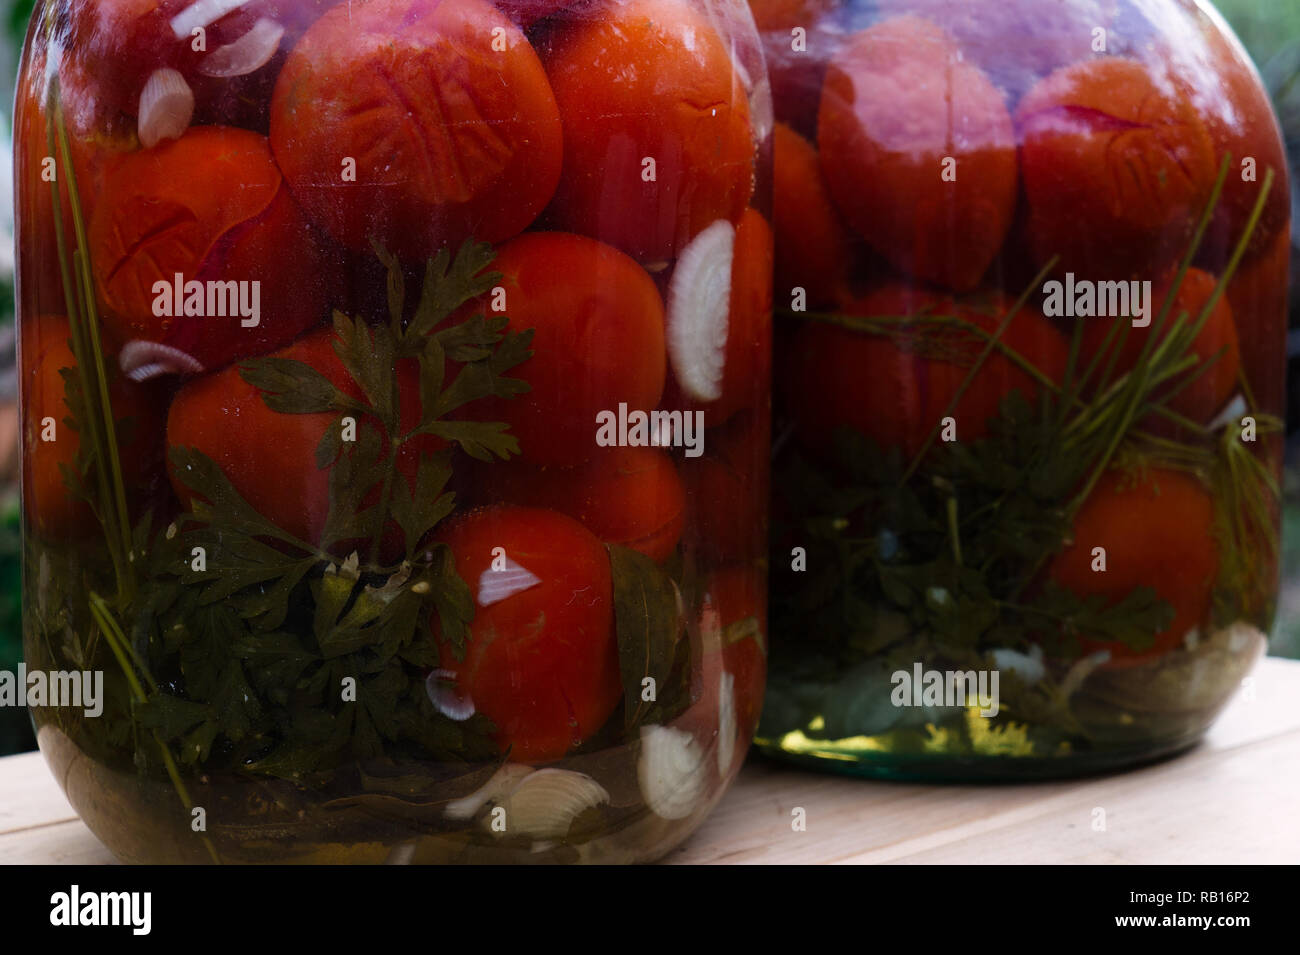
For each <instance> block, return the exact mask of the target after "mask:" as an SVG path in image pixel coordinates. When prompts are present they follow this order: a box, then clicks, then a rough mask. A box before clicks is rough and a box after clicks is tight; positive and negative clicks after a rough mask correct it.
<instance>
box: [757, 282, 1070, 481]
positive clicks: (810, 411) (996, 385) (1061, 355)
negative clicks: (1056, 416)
mask: <svg viewBox="0 0 1300 955" xmlns="http://www.w3.org/2000/svg"><path fill="white" fill-rule="evenodd" d="M1010 307H1011V303H1010V302H1009V301H1008V300H1007V299H1006V298H1005V297H1003V296H1001V295H1000V294H994V295H993V296H991V298H989V299H988V300H986V301H981V300H954V299H953V298H951V297H950V296H946V295H940V294H936V293H933V292H929V291H925V290H923V289H918V288H914V287H909V286H904V285H889V286H885V287H883V288H881V289H877V290H876V291H874V292H872V293H870V294H868V295H867V296H865V297H864V298H862V299H859V300H858V301H856V302H849V303H847V304H846V306H845V307H844V308H842V309H841V310H842V311H843V312H845V314H849V315H860V316H865V317H870V316H878V317H889V316H894V317H897V316H916V315H920V314H932V315H951V316H954V317H957V318H961V319H963V320H965V321H968V322H972V323H974V324H975V325H977V326H979V327H980V328H982V329H984V330H985V331H986V332H989V333H992V332H995V331H996V330H997V328H998V326H999V325H1001V323H1002V322H1003V320H1004V319H1005V317H1006V313H1007V311H1008V310H1009V309H1010ZM899 335H900V337H899V339H898V340H895V339H894V338H891V337H885V336H882V335H875V334H869V333H866V332H857V331H852V330H849V329H845V328H840V327H838V326H834V325H828V324H825V323H820V322H809V323H806V324H804V325H802V326H801V327H800V328H799V329H798V331H797V332H796V333H795V337H794V341H793V344H792V346H791V349H790V352H791V353H790V355H789V357H788V360H787V364H786V366H785V369H784V371H783V374H782V378H781V381H782V387H783V394H784V395H785V400H786V402H787V404H788V406H789V408H790V411H791V413H792V415H793V417H794V420H795V423H796V433H797V435H798V437H799V440H800V441H801V442H803V443H804V444H805V445H806V446H807V447H808V448H810V449H811V450H813V451H814V452H818V453H825V452H826V451H828V450H829V449H830V448H831V447H832V443H833V436H834V433H835V431H836V429H837V428H839V427H841V426H846V427H849V428H851V429H853V430H854V431H857V432H859V433H860V434H863V435H866V436H867V437H869V438H872V439H873V440H875V441H876V442H877V443H878V444H879V445H880V446H881V447H882V448H885V449H887V448H891V447H897V448H900V449H901V450H902V452H903V455H904V457H905V458H907V459H909V460H910V459H911V458H912V457H914V456H915V455H916V454H918V453H919V452H920V450H921V448H922V447H923V446H924V445H925V442H926V440H927V438H929V436H930V433H931V431H932V429H934V428H935V427H936V426H938V425H939V423H940V422H941V420H942V419H943V418H944V417H945V416H947V415H949V414H951V415H952V416H953V417H954V418H955V419H956V422H957V439H958V440H959V441H976V440H978V439H980V438H982V437H984V436H985V435H986V434H987V433H988V426H987V422H988V419H989V418H992V417H994V416H996V415H997V413H998V407H999V405H1000V404H1001V401H1002V399H1003V397H1005V396H1006V395H1007V394H1009V393H1010V392H1012V391H1018V392H1020V394H1021V395H1022V396H1023V397H1024V398H1025V399H1026V400H1027V401H1029V402H1030V403H1033V402H1034V401H1035V400H1036V398H1037V395H1038V392H1039V384H1038V382H1037V381H1036V380H1035V379H1034V378H1033V377H1032V376H1030V375H1029V374H1028V372H1026V371H1024V370H1023V369H1022V368H1021V367H1020V366H1019V365H1017V364H1016V363H1015V362H1013V361H1012V359H1011V358H1010V357H1008V356H1007V355H1005V354H1004V353H1003V352H1002V351H1000V350H998V349H996V348H995V349H994V350H993V351H992V352H990V353H989V356H988V358H987V359H986V360H985V362H984V364H983V365H982V366H981V367H980V370H979V372H978V373H977V374H976V376H975V378H974V379H973V380H972V381H971V384H970V386H969V387H968V388H967V389H966V390H965V392H963V393H962V395H961V397H960V398H959V399H957V401H956V404H955V405H953V404H952V403H953V399H954V397H955V396H956V395H957V392H958V390H959V389H960V388H961V385H962V383H963V382H964V381H965V380H966V377H967V375H968V374H969V372H970V369H971V367H973V365H974V362H975V360H976V359H977V358H978V357H979V355H980V353H981V352H982V351H983V350H984V348H985V345H986V342H985V340H984V339H983V338H982V337H979V336H977V335H976V334H975V333H967V334H961V335H959V334H958V333H957V332H953V333H952V334H951V335H949V334H946V333H943V332H939V333H938V334H937V335H936V337H935V339H934V340H932V341H930V342H929V343H928V345H927V346H925V347H926V349H927V350H929V352H930V354H929V355H927V354H926V353H924V351H923V350H921V349H922V343H921V342H920V341H919V339H918V338H917V337H916V335H915V328H914V327H913V328H912V329H908V330H901V331H900V333H899ZM1002 341H1003V342H1004V343H1005V344H1006V346H1007V347H1009V348H1011V349H1012V350H1014V351H1015V352H1016V353H1017V354H1019V355H1020V356H1021V357H1022V358H1024V359H1025V360H1027V361H1028V362H1030V363H1031V364H1033V365H1034V366H1035V367H1036V368H1037V369H1038V370H1039V371H1040V372H1042V374H1043V375H1044V376H1046V378H1047V379H1048V380H1050V381H1060V380H1061V378H1062V376H1063V375H1064V373H1065V367H1066V363H1067V360H1068V353H1069V350H1068V348H1067V346H1066V343H1065V341H1064V339H1063V338H1062V336H1061V335H1060V333H1059V332H1057V330H1056V329H1055V328H1053V327H1052V326H1051V325H1050V324H1049V323H1048V322H1047V320H1046V319H1045V318H1043V317H1042V315H1041V314H1040V313H1038V312H1037V311H1036V310H1034V309H1032V308H1028V307H1027V308H1022V309H1021V310H1020V311H1019V312H1017V313H1016V315H1015V317H1013V318H1012V320H1011V323H1010V325H1009V326H1008V327H1007V329H1006V331H1005V332H1004V333H1003V338H1002ZM939 348H942V349H943V351H944V352H945V353H946V354H945V356H943V357H940V356H938V355H936V354H935V353H934V350H935V349H939ZM953 358H958V359H960V360H959V361H954V360H952V359H953ZM950 406H951V411H950V410H949V408H950ZM936 440H937V439H936Z"/></svg>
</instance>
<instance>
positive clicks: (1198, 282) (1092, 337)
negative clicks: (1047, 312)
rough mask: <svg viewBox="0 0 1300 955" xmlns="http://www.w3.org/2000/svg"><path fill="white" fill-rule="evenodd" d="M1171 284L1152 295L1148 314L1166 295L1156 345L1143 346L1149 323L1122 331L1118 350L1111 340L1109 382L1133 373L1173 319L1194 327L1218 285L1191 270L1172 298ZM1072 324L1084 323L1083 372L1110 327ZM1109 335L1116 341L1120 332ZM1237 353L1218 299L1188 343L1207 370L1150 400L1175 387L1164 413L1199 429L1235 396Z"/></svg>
mask: <svg viewBox="0 0 1300 955" xmlns="http://www.w3.org/2000/svg"><path fill="white" fill-rule="evenodd" d="M1174 278H1176V274H1170V275H1167V276H1166V277H1165V278H1163V279H1162V280H1161V281H1160V282H1158V283H1156V284H1155V285H1154V287H1153V290H1152V311H1153V312H1158V311H1159V309H1160V308H1161V307H1162V306H1163V303H1164V302H1165V300H1166V299H1168V298H1169V297H1170V295H1171V294H1172V302H1171V304H1170V307H1169V314H1168V316H1167V317H1166V319H1165V323H1164V325H1163V326H1162V329H1161V334H1160V335H1159V338H1157V339H1156V341H1154V342H1152V343H1151V344H1150V345H1149V346H1148V341H1149V340H1150V339H1151V338H1152V337H1154V336H1153V329H1154V317H1153V319H1152V325H1150V326H1148V327H1146V328H1129V329H1127V330H1122V331H1123V333H1124V340H1123V343H1122V345H1117V344H1116V343H1115V340H1114V339H1112V343H1111V345H1110V350H1108V351H1107V353H1106V359H1107V360H1109V358H1110V357H1111V356H1112V355H1113V356H1115V359H1116V360H1115V363H1114V365H1113V366H1112V369H1113V370H1112V372H1111V374H1112V380H1113V378H1114V377H1115V376H1118V375H1122V374H1126V373H1128V372H1131V371H1133V369H1135V368H1137V367H1138V360H1139V358H1140V357H1141V355H1142V351H1143V349H1144V348H1148V347H1149V348H1150V349H1151V350H1152V351H1153V350H1154V349H1155V348H1156V347H1157V346H1158V345H1159V342H1160V341H1163V340H1164V338H1165V337H1166V336H1167V335H1168V332H1169V330H1170V329H1171V328H1172V327H1173V325H1174V322H1175V320H1176V319H1178V318H1179V316H1182V315H1186V318H1185V319H1184V321H1185V323H1186V324H1188V325H1191V324H1192V323H1195V322H1197V321H1198V320H1199V319H1200V316H1201V312H1202V311H1203V310H1204V308H1205V306H1206V305H1207V304H1208V303H1209V300H1210V296H1211V295H1212V294H1213V293H1214V290H1215V287H1216V286H1217V285H1218V283H1219V280H1218V279H1217V278H1215V277H1214V276H1213V275H1210V274H1209V273H1208V272H1203V271H1202V270H1201V269H1196V268H1191V269H1188V270H1187V273H1186V274H1185V275H1184V276H1183V281H1182V283H1181V284H1180V285H1179V286H1178V290H1177V292H1174V291H1173V281H1174ZM1078 321H1082V322H1084V323H1085V324H1084V331H1083V350H1082V352H1081V362H1082V364H1083V366H1084V367H1086V366H1087V365H1088V364H1089V363H1090V362H1091V361H1092V359H1093V357H1094V356H1095V355H1096V354H1097V352H1098V351H1099V350H1100V349H1101V348H1102V346H1103V345H1104V344H1105V339H1106V335H1107V333H1108V332H1109V331H1110V326H1111V323H1110V322H1109V321H1107V320H1105V319H1087V318H1084V319H1078ZM1116 321H1120V322H1125V323H1127V322H1130V321H1131V319H1130V318H1129V317H1127V316H1121V317H1120V318H1117V319H1116ZM1115 334H1116V335H1118V334H1120V332H1116V333H1115ZM1239 350H1240V349H1239V344H1238V339H1237V325H1236V322H1234V321H1233V315H1232V306H1231V304H1229V299H1228V296H1226V295H1223V296H1220V298H1219V300H1218V301H1217V302H1216V303H1215V306H1214V308H1213V309H1212V310H1211V311H1210V314H1209V315H1208V316H1207V317H1206V319H1205V324H1204V325H1202V326H1201V330H1200V332H1199V333H1198V334H1197V336H1196V338H1195V340H1194V341H1193V342H1192V347H1191V351H1190V353H1191V354H1193V355H1195V357H1196V359H1197V362H1198V365H1199V364H1208V367H1207V368H1205V369H1203V370H1197V369H1192V371H1195V372H1196V377H1195V378H1194V379H1192V380H1191V381H1190V383H1187V384H1183V385H1181V386H1180V380H1181V379H1176V380H1174V381H1173V382H1171V383H1170V384H1169V385H1168V386H1166V388H1164V389H1161V390H1159V391H1157V392H1156V393H1155V397H1156V399H1157V400H1159V399H1160V397H1161V393H1162V391H1167V390H1168V388H1170V387H1177V388H1178V390H1177V392H1175V393H1174V394H1172V396H1170V397H1169V398H1168V405H1169V408H1170V410H1172V411H1175V412H1177V413H1178V414H1181V415H1182V416H1183V417H1185V418H1190V419H1191V420H1192V421H1196V422H1198V423H1201V424H1204V423H1206V422H1208V421H1209V420H1210V419H1211V418H1213V417H1214V416H1215V415H1216V414H1218V412H1219V411H1220V410H1222V408H1223V406H1224V405H1225V404H1227V403H1228V399H1229V398H1231V397H1232V395H1233V393H1234V392H1235V391H1236V390H1237V376H1238V373H1239V372H1240V370H1241V361H1240V357H1239ZM1149 354H1150V352H1148V355H1149ZM1152 424H1153V425H1155V424H1157V422H1154V421H1153V422H1152Z"/></svg>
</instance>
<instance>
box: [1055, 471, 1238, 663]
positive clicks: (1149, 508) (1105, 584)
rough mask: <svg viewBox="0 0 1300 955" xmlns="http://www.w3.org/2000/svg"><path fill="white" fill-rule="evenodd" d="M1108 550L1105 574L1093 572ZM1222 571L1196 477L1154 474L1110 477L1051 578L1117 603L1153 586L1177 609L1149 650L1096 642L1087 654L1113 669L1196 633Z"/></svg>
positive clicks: (1087, 645)
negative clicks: (1104, 655)
mask: <svg viewBox="0 0 1300 955" xmlns="http://www.w3.org/2000/svg"><path fill="white" fill-rule="evenodd" d="M1096 547H1104V548H1105V550H1106V570H1105V572H1101V571H1094V570H1093V569H1092V568H1093V564H1094V561H1095V560H1096V558H1094V556H1093V549H1094V548H1096ZM1218 572H1219V556H1218V548H1217V546H1216V545H1215V540H1214V502H1213V500H1212V499H1211V497H1210V494H1209V492H1208V491H1207V490H1206V489H1205V488H1204V487H1203V486H1202V485H1201V483H1200V482H1199V481H1197V480H1196V479H1195V478H1193V477H1190V476H1188V475H1186V474H1184V473H1182V472H1179V471H1169V470H1157V469H1153V470H1151V471H1148V472H1146V473H1144V474H1142V475H1141V477H1140V478H1139V479H1137V480H1136V481H1134V480H1131V479H1129V478H1127V477H1126V476H1125V475H1123V474H1122V473H1119V472H1116V471H1108V472H1107V473H1106V474H1105V475H1104V476H1103V477H1102V479H1101V480H1100V481H1098V483H1097V486H1096V488H1095V489H1094V490H1093V492H1092V494H1091V495H1090V496H1089V497H1088V499H1087V500H1086V501H1085V502H1084V504H1083V507H1082V508H1081V509H1080V510H1079V513H1078V516H1077V517H1076V518H1075V520H1074V531H1073V534H1072V536H1071V541H1070V543H1069V545H1068V546H1067V547H1066V548H1065V549H1064V550H1063V551H1061V553H1060V554H1059V555H1058V556H1057V557H1056V559H1055V560H1054V561H1053V562H1052V564H1051V565H1050V568H1049V571H1048V573H1049V576H1050V577H1051V579H1052V580H1054V581H1055V582H1056V583H1058V584H1060V585H1061V586H1062V587H1065V588H1066V589H1067V590H1070V591H1073V592H1074V593H1076V594H1078V595H1080V596H1083V597H1088V596H1092V595H1097V594H1100V595H1102V596H1105V597H1108V598H1111V599H1112V600H1113V601H1115V602H1118V601H1119V600H1122V599H1123V598H1124V597H1126V596H1128V594H1129V593H1131V592H1132V591H1133V590H1134V588H1137V587H1150V588H1151V589H1153V590H1154V591H1155V592H1156V594H1157V595H1159V597H1160V599H1161V600H1164V601H1167V602H1168V603H1170V604H1171V605H1172V606H1173V608H1174V620H1173V623H1172V624H1171V625H1170V627H1169V628H1168V629H1166V630H1163V631H1161V632H1160V633H1158V634H1155V635H1154V637H1155V642H1154V643H1153V644H1152V646H1151V647H1150V648H1149V649H1147V650H1133V649H1130V648H1128V647H1126V646H1124V645H1123V644H1120V643H1114V642H1107V641H1103V640H1096V639H1092V638H1089V637H1088V635H1087V634H1083V635H1082V636H1083V647H1084V652H1085V653H1091V652H1093V651H1096V650H1109V651H1110V653H1111V659H1110V662H1109V663H1108V664H1107V665H1108V666H1111V667H1123V666H1131V665H1133V664H1137V663H1142V662H1145V661H1147V660H1150V659H1152V658H1153V657H1158V656H1160V655H1161V654H1164V653H1167V652H1168V651H1170V650H1172V649H1173V648H1174V647H1176V646H1178V645H1179V644H1180V643H1181V642H1182V640H1183V637H1184V635H1186V633H1187V632H1188V631H1189V630H1191V629H1192V628H1193V627H1197V626H1200V625H1202V624H1204V623H1205V622H1206V617H1207V615H1208V614H1209V612H1210V602H1211V597H1212V595H1213V589H1214V583H1215V579H1216V578H1217V576H1218Z"/></svg>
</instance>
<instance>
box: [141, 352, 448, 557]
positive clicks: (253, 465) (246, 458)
mask: <svg viewBox="0 0 1300 955" xmlns="http://www.w3.org/2000/svg"><path fill="white" fill-rule="evenodd" d="M334 338H335V336H334V332H333V330H332V329H321V330H319V331H316V332H313V333H312V334H310V335H307V336H305V337H304V338H300V339H299V340H298V341H296V342H294V343H293V344H291V345H289V346H288V347H287V348H283V349H281V350H280V351H278V352H276V353H275V355H274V357H277V358H287V359H291V360H293V361H299V362H303V363H305V364H308V365H310V366H311V367H313V368H315V369H316V370H317V371H319V372H320V373H321V374H322V375H324V376H325V377H326V378H328V379H329V380H330V381H331V382H332V383H333V384H334V386H335V387H336V388H339V389H340V390H341V391H343V392H344V393H346V394H349V395H351V396H353V397H354V398H360V397H361V390H360V388H358V387H357V385H356V383H355V382H354V381H353V380H352V378H351V376H350V375H348V373H347V371H346V369H345V368H344V367H343V363H342V362H341V361H340V360H339V357H338V355H337V354H336V353H335V352H334V347H333V342H334ZM397 375H398V378H399V382H398V384H399V388H400V393H399V400H400V403H401V421H400V425H399V426H400V428H401V429H402V432H403V433H406V432H408V431H410V430H411V429H412V428H414V427H415V426H416V424H417V423H418V421H419V414H420V406H419V372H418V368H417V366H416V364H415V362H414V361H413V360H406V361H403V362H402V363H401V364H399V365H398V368H397ZM337 419H338V416H337V415H336V414H333V413H330V412H321V413H314V414H287V413H281V412H278V411H272V410H271V409H270V408H269V407H267V405H266V401H265V400H264V399H263V397H262V392H261V391H260V390H259V389H257V388H255V387H254V386H253V385H250V384H249V383H248V382H246V381H245V380H244V379H243V377H242V376H241V375H240V373H239V367H238V366H237V365H232V366H230V367H228V368H225V369H223V370H221V371H218V372H215V373H213V374H209V375H204V376H202V377H200V378H196V379H194V380H192V381H190V382H188V383H187V384H186V385H185V386H184V387H182V388H181V389H180V391H179V392H177V394H176V397H175V398H174V399H173V400H172V405H171V410H170V411H169V413H168V416H167V445H168V447H169V448H177V447H181V448H195V449H197V450H198V451H201V452H202V453H203V454H205V455H207V457H209V458H211V459H212V460H213V461H214V462H216V463H217V464H218V465H220V467H221V469H222V470H223V471H224V472H225V474H226V477H227V478H228V479H229V480H230V483H231V484H232V485H234V488H235V490H236V491H238V492H239V494H240V495H241V496H242V497H243V498H244V500H246V501H247V502H248V503H249V504H250V505H251V506H252V507H253V509H254V510H256V511H257V512H258V513H259V514H261V515H262V516H263V517H265V518H266V519H267V520H269V521H270V522H271V523H273V524H275V525H276V526H277V527H279V528H281V529H282V530H284V531H286V532H288V533H290V534H292V535H294V536H295V537H297V538H299V539H300V540H303V541H306V542H307V543H310V544H319V543H320V537H321V532H322V531H323V530H324V528H325V521H326V518H327V517H328V516H329V503H330V502H329V479H330V469H329V468H325V469H322V468H318V467H317V466H316V448H317V446H318V445H319V444H320V441H321V438H322V437H323V436H324V434H325V431H326V429H328V428H331V427H335V426H336V424H335V423H336V421H337ZM236 424H237V425H238V426H235V425H236ZM364 426H367V424H366V422H363V421H362V422H358V427H364ZM442 447H445V443H444V442H443V441H442V440H441V439H439V438H435V437H421V438H418V439H415V440H413V441H410V442H408V443H407V444H406V445H404V446H403V447H402V449H401V451H400V452H399V453H398V457H397V471H398V473H399V474H400V475H401V477H402V478H403V480H405V481H406V484H407V487H408V488H411V487H414V485H415V475H416V470H417V468H418V466H419V459H420V457H421V455H424V454H429V453H432V452H433V451H436V450H438V449H439V448H442ZM345 453H346V452H345ZM332 466H333V465H331V467H332ZM169 470H170V472H171V479H172V486H173V487H174V488H175V489H176V494H177V496H178V497H179V498H180V499H181V501H182V502H184V503H185V504H186V505H187V506H188V505H189V503H190V500H191V494H190V491H189V488H188V487H187V486H186V485H185V482H184V480H183V478H182V476H181V475H179V474H177V473H176V471H175V468H174V467H171V466H170V464H169ZM372 497H373V498H374V500H375V503H377V501H378V491H377V490H376V491H374V492H372ZM348 543H351V542H343V543H342V544H341V545H339V549H340V550H342V552H344V553H346V551H347V550H349V549H351V548H350V547H347V546H346V545H347V544H348ZM401 549H402V540H401V535H400V533H399V532H398V530H397V527H396V525H395V524H394V525H391V526H390V528H389V531H388V533H387V534H386V535H385V538H384V541H383V544H382V546H381V549H380V551H381V559H384V560H392V559H396V557H398V556H400V553H401Z"/></svg>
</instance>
